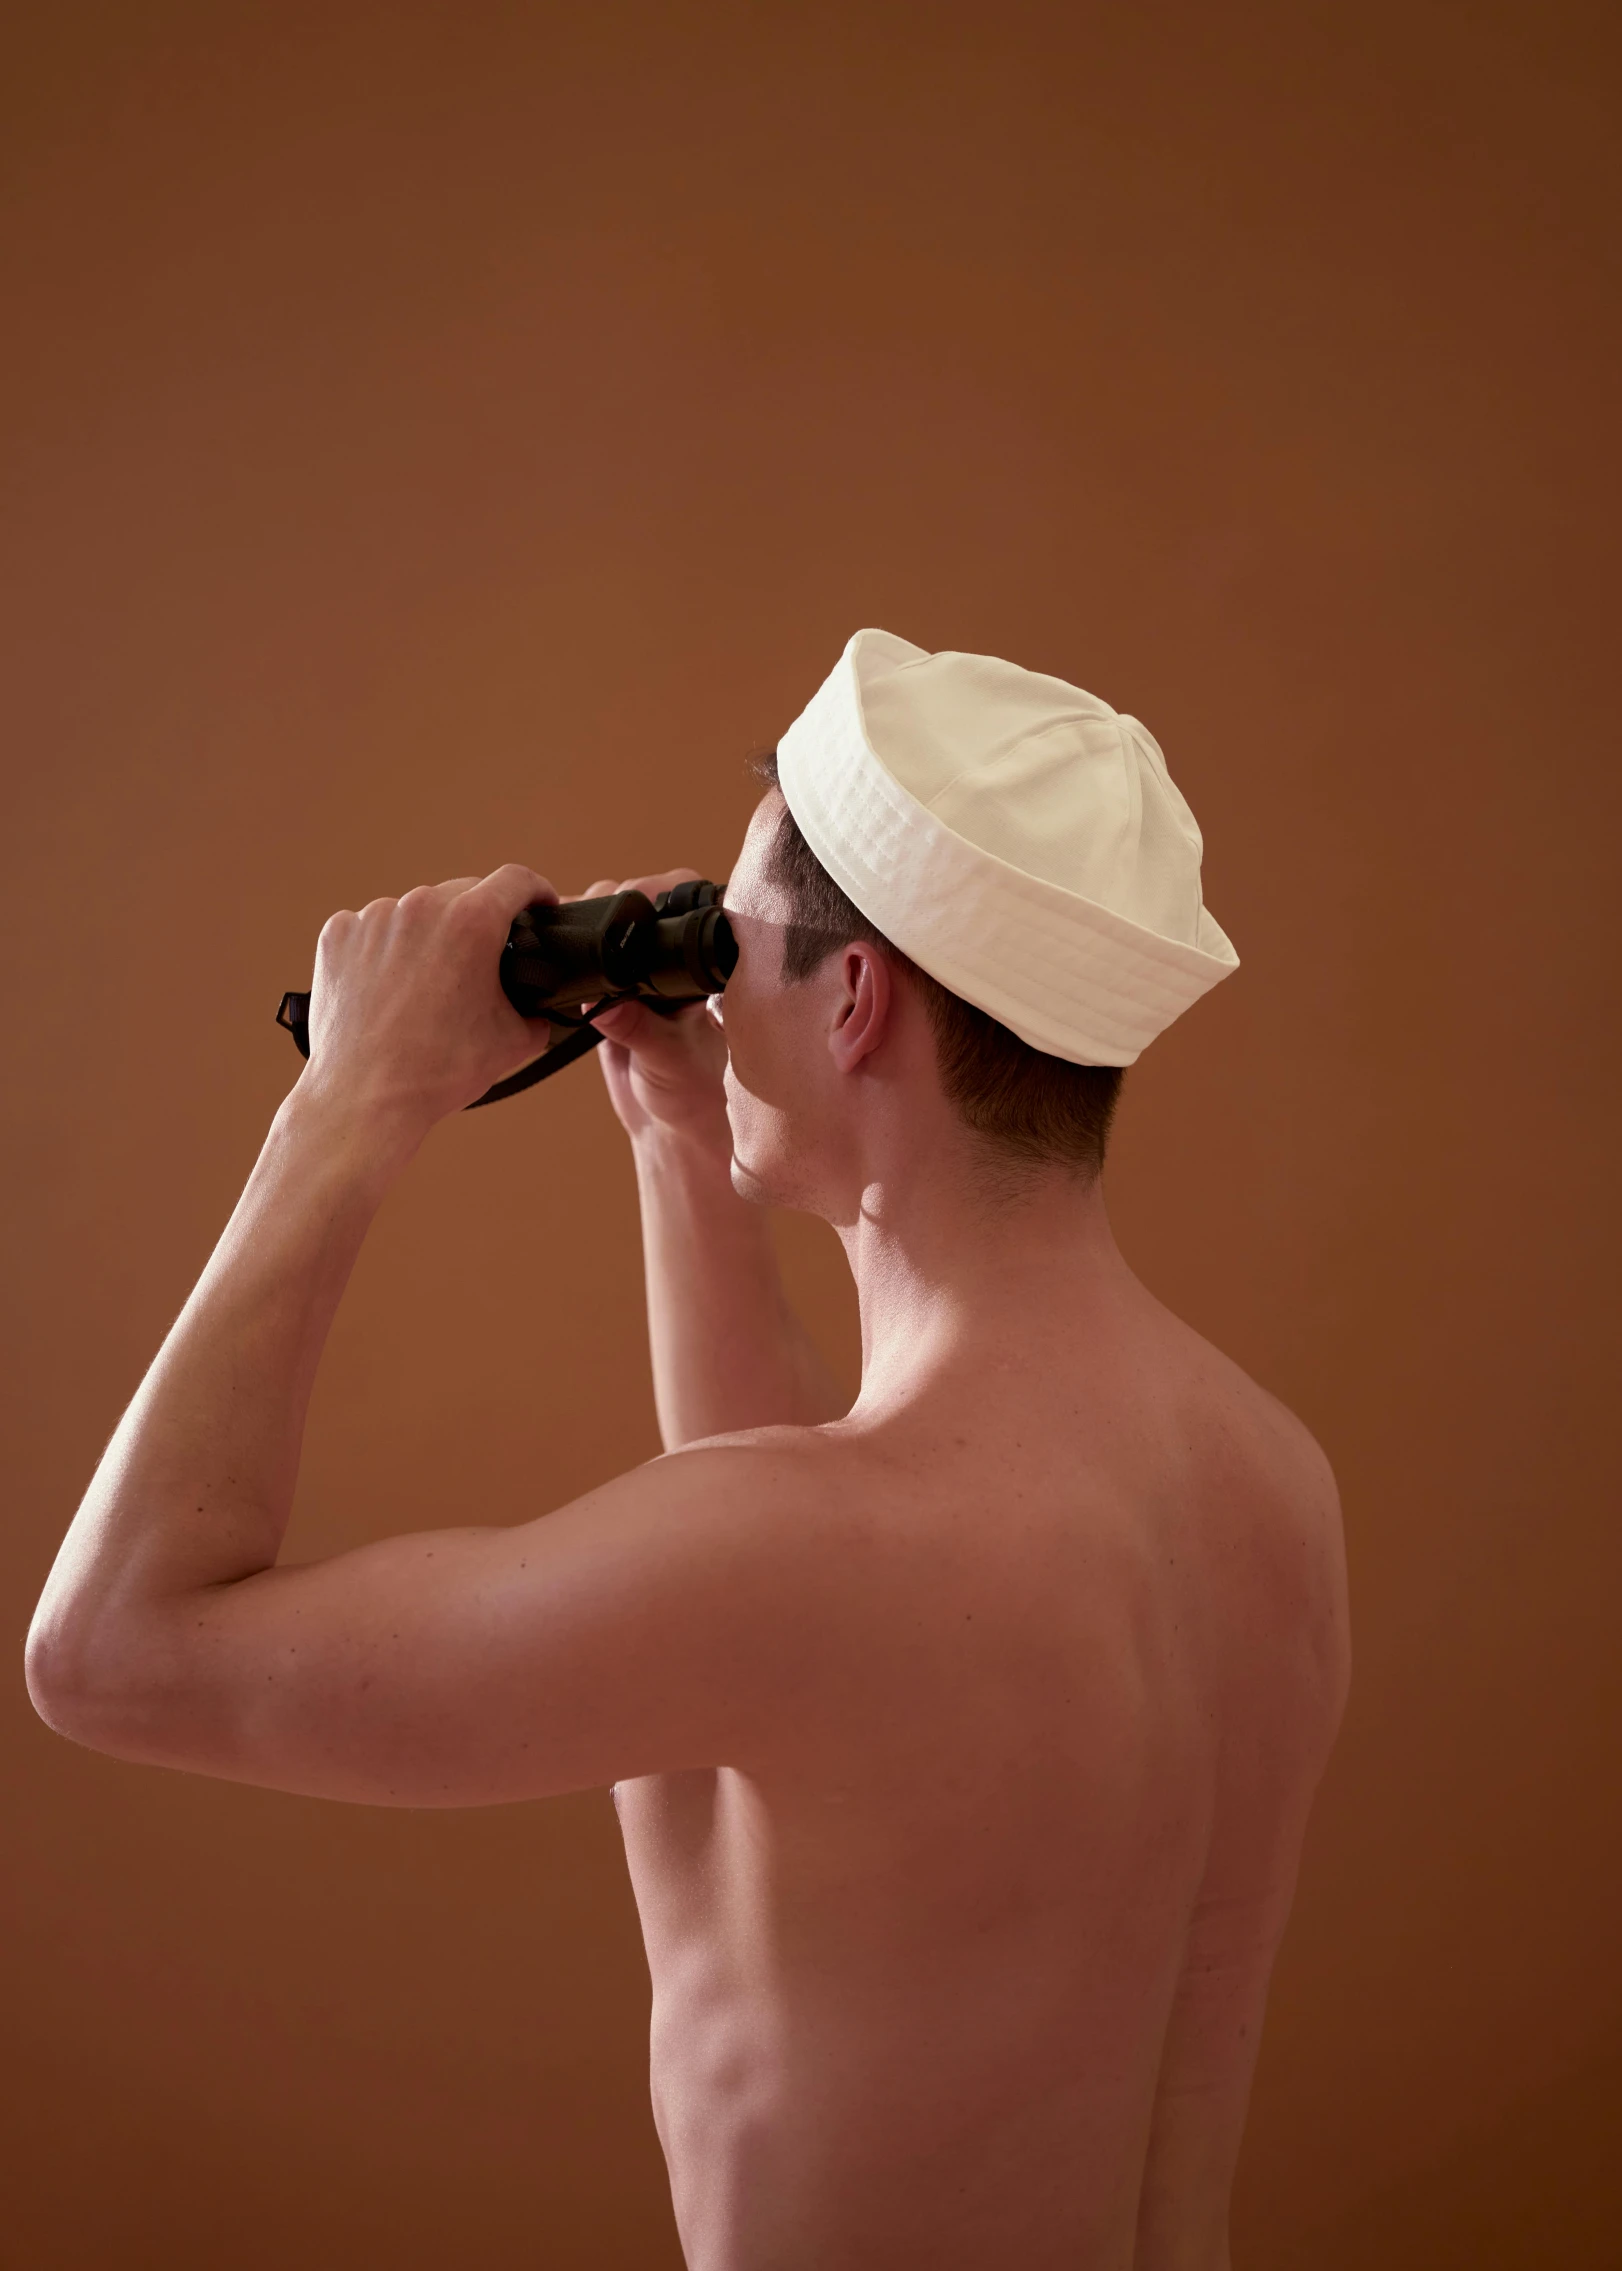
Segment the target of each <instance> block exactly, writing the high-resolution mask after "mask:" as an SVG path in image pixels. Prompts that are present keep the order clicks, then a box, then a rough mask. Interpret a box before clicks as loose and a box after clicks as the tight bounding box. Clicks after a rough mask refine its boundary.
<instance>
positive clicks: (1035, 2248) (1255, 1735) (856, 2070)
mask: <svg viewBox="0 0 1622 2271" xmlns="http://www.w3.org/2000/svg"><path fill="white" fill-rule="evenodd" d="M1123 1275H1124V1273H1123ZM1116 1292H1117V1295H1118V1299H1117V1301H1116V1302H1114V1303H1112V1304H1111V1313H1110V1314H1109V1315H1108V1316H1107V1317H1105V1316H1101V1315H1100V1314H1099V1313H1098V1305H1097V1303H1096V1302H1095V1301H1089V1302H1086V1303H1082V1304H1078V1308H1079V1309H1080V1311H1081V1313H1080V1314H1078V1315H1077V1316H1076V1317H1075V1318H1073V1319H1069V1320H1061V1319H1057V1318H1053V1317H1052V1316H1049V1317H1048V1318H1047V1319H1046V1320H1045V1321H1044V1325H1043V1329H1042V1330H1041V1332H1040V1333H1033V1334H1032V1336H1031V1342H1032V1344H1033V1345H1029V1346H1027V1347H1025V1348H1022V1349H1017V1350H1010V1349H1004V1350H1003V1352H1002V1361H1001V1362H1000V1363H998V1362H993V1363H992V1364H990V1365H987V1366H985V1367H981V1366H980V1365H978V1364H977V1363H976V1362H975V1360H974V1352H972V1351H965V1352H964V1357H965V1361H964V1364H963V1368H962V1373H961V1376H953V1377H949V1378H948V1379H946V1380H943V1381H941V1382H940V1383H939V1384H938V1386H937V1387H936V1389H935V1390H934V1392H933V1393H932V1394H931V1395H929V1396H928V1397H927V1398H925V1399H921V1400H920V1401H919V1402H917V1403H916V1404H911V1405H909V1406H908V1407H907V1408H906V1409H904V1410H903V1411H902V1412H900V1413H897V1414H896V1415H894V1416H893V1417H885V1416H880V1417H878V1418H876V1419H874V1420H873V1421H871V1422H867V1421H864V1420H863V1419H862V1418H861V1416H860V1415H859V1414H858V1415H857V1416H855V1417H853V1418H852V1419H851V1420H849V1421H844V1422H839V1423H835V1424H834V1425H832V1426H829V1427H826V1428H823V1429H820V1430H817V1431H815V1432H812V1433H805V1432H801V1431H794V1432H789V1431H783V1432H781V1433H780V1434H778V1435H776V1436H774V1437H770V1438H766V1439H761V1438H754V1439H751V1440H749V1441H748V1443H747V1451H748V1452H749V1453H753V1454H757V1455H758V1454H759V1453H766V1454H767V1455H768V1456H769V1458H770V1461H771V1465H772V1468H773V1471H774V1474H775V1475H776V1477H777V1478H778V1485H777V1495H778V1497H779V1503H780V1509H781V1510H782V1511H784V1512H786V1514H787V1518H789V1519H792V1520H794V1521H796V1522H803V1523H806V1524H809V1525H812V1526H814V1528H815V1531H816V1533H817V1538H818V1550H819V1551H820V1552H821V1553H822V1554H823V1555H824V1556H825V1557H826V1565H827V1571H828V1587H827V1594H826V1596H825V1597H823V1596H819V1597H817V1598H815V1599H808V1601H807V1603H806V1619H807V1625H808V1628H810V1629H812V1630H814V1631H815V1632H816V1633H817V1635H818V1641H817V1644H816V1645H814V1646H812V1647H810V1648H808V1650H807V1656H806V1660H805V1661H804V1663H803V1664H801V1665H799V1666H797V1667H796V1670H797V1676H799V1677H801V1678H804V1679H806V1680H807V1681H808V1683H810V1682H813V1681H814V1689H813V1690H812V1692H808V1693H807V1694H806V1696H805V1704H806V1708H805V1711H804V1714H803V1716H802V1717H800V1718H799V1719H797V1721H796V1722H795V1724H794V1726H793V1729H792V1732H791V1734H790V1736H789V1739H788V1740H787V1741H785V1742H783V1743H782V1744H781V1745H780V1746H779V1747H776V1748H772V1749H768V1750H763V1752H762V1753H761V1755H759V1756H756V1757H751V1758H750V1759H749V1760H748V1763H747V1767H746V1768H740V1767H734V1766H727V1767H721V1768H715V1769H706V1770H702V1771H697V1772H692V1773H687V1774H680V1775H660V1776H651V1777H648V1778H646V1779H644V1780H640V1781H636V1782H632V1783H628V1784H623V1785H621V1786H620V1787H619V1789H618V1791H617V1793H616V1796H617V1802H618V1806H619V1811H620V1819H621V1823H622V1826H623V1829H624V1835H625V1843H626V1851H627V1854H628V1857H629V1861H630V1866H631V1872H632V1877H633V1881H634V1883H635V1887H636V1893H637V1899H638V1903H639V1907H640V1910H641V1915H642V1919H643V1926H644V1932H645V1937H646V1941H647V1949H648V1957H649V1963H650V1967H651V1971H652V1978H653V1989H654V2019H653V2084H654V2103H655V2109H656V2113H657V2117H658V2122H659V2129H660V2135H661V2137H662V2139H663V2141H664V2144H665V2149H666V2152H667V2154H668V2156H669V2159H670V2165H671V2169H672V2175H673V2183H674V2189H675V2197H676V2206H677V2213H678V2217H679V2220H680V2223H681V2229H682V2234H683V2239H684V2243H685V2245H686V2247H687V2251H688V2260H689V2261H690V2263H692V2264H693V2266H694V2267H695V2271H754V2267H758V2266H765V2265H770V2266H772V2267H773V2271H797V2267H799V2266H805V2267H806V2271H813V2267H816V2271H821V2267H825V2266H828V2265H833V2264H838V2265H840V2266H842V2267H843V2266H848V2267H849V2271H858V2267H861V2266H867V2265H872V2266H874V2267H875V2271H877V2267H879V2266H894V2265H897V2264H900V2263H917V2264H920V2265H922V2264H929V2265H930V2266H932V2267H938V2271H949V2267H954V2266H958V2265H962V2266H970V2265H974V2266H985V2265H989V2264H992V2263H998V2262H1008V2263H1018V2264H1020V2265H1021V2266H1022V2267H1024V2271H1044V2267H1045V2266H1048V2265H1050V2264H1051V2265H1053V2266H1059V2265H1063V2266H1066V2267H1073V2266H1076V2265H1089V2266H1092V2265H1097V2266H1099V2267H1100V2271H1103V2267H1110V2271H1113V2267H1115V2266H1121V2267H1123V2271H1125V2267H1127V2266H1135V2267H1136V2271H1170V2267H1182V2266H1188V2267H1190V2271H1193V2267H1198V2271H1216V2267H1218V2266H1220V2265H1223V2264H1225V2262H1226V2260H1227V2249H1226V2224H1227V2208H1228V2195H1229V2189H1230V2185H1231V2181H1232V2176H1233V2169H1234V2163H1235V2160H1236V2157H1237V2153H1238V2147H1239V2138H1240V2132H1241V2128H1242V2125H1243V2119H1244V2111H1245V2103H1246V2099H1247V2096H1248V2092H1249V2086H1250V2077H1251V2071H1252V2067H1253V2064H1254V2061H1255V2055H1256V2049H1257V2044H1258V2039H1259V2035H1260V2030H1261V2021H1262V2011H1263V2003H1264V1999H1265V1996H1266V1990H1267V1981H1268V1975H1269V1973H1270V1970H1271V1967H1272V1962H1273V1956H1274V1952H1275V1949H1276V1947H1277V1944H1278V1940H1279V1936H1280V1933H1281V1931H1282V1929H1283V1925H1284V1921H1285V1917H1286V1914H1287V1912H1288V1908H1289V1904H1290V1899H1291V1894H1292V1891H1293V1888H1294V1882H1295V1873H1296V1865H1297V1858H1298V1854H1299V1850H1300V1843H1301V1836H1302V1831H1303V1828H1304V1825H1305V1820H1306V1813H1307V1808H1308V1804H1309V1801H1310V1798H1311V1795H1312V1791H1313V1789H1314V1786H1315V1784H1316V1782H1317V1780H1318V1777H1319V1774H1320V1772H1321V1769H1322V1765H1323V1762H1324V1759H1325V1756H1326V1754H1327V1751H1328V1747H1329V1744H1330V1741H1331V1739H1332V1736H1333V1733H1334V1729H1335V1725H1336V1723H1337V1720H1338V1717H1339V1713H1340V1707H1341V1701H1342V1696H1343V1692H1344V1685H1345V1677H1346V1641H1345V1611H1344V1599H1343V1590H1344V1587H1343V1572H1342V1559H1341V1546H1340V1533H1339V1519H1338V1511H1337V1507H1336V1500H1335V1492H1334V1487H1333V1483H1332V1481H1331V1478H1330V1476H1329V1473H1328V1469H1327V1467H1326V1465H1325V1463H1324V1461H1323V1458H1322V1456H1321V1454H1320V1453H1319V1452H1318V1451H1317V1449H1316V1447H1315V1446H1314V1444H1313V1443H1312V1442H1311V1439H1310V1438H1309V1437H1308V1436H1307V1435H1306V1433H1305V1431H1304V1430H1303V1429H1302V1428H1301V1427H1300V1426H1299V1425H1298V1423H1296V1422H1295V1421H1294V1420H1293V1419H1291V1418H1290V1416H1289V1415H1288V1414H1287V1413H1286V1412H1285V1411H1284V1410H1283V1409H1282V1407H1280V1406H1279V1405H1277V1404H1276V1403H1274V1402H1273V1401H1272V1399H1271V1398H1269V1397H1267V1396H1266V1395H1264V1394H1263V1393H1262V1392H1261V1391H1260V1390H1258V1389H1257V1388H1256V1387H1254V1386H1253V1384H1252V1383H1251V1382H1249V1381H1248V1380H1247V1379H1245V1377H1244V1376H1243V1375H1242V1374H1241V1373H1240V1372H1238V1371H1237V1370H1236V1369H1235V1367H1233V1366H1232V1365H1231V1364H1229V1363H1228V1362H1227V1361H1226V1360H1225V1359H1224V1358H1222V1357H1221V1356H1219V1355H1218V1354H1217V1353H1216V1351H1214V1350H1213V1349H1211V1348H1210V1347H1209V1346H1208V1345H1207V1344H1205V1343H1204V1342H1202V1341H1200V1340H1199V1339H1198V1338H1197V1337H1196V1336H1195V1335H1194V1334H1192V1333H1190V1332H1188V1331H1187V1330H1186V1329H1185V1328H1184V1327H1182V1326H1181V1325H1179V1324H1178V1323H1177V1322H1176V1320H1175V1319H1173V1318H1171V1317H1170V1316H1169V1315H1168V1314H1167V1313H1166V1312H1165V1311H1164V1310H1162V1309H1160V1308H1159V1307H1158V1305H1157V1304H1155V1303H1153V1302H1152V1301H1151V1300H1149V1298H1148V1297H1147V1296H1146V1295H1144V1294H1143V1293H1142V1292H1141V1289H1139V1288H1137V1287H1136V1286H1135V1285H1134V1284H1133V1282H1132V1281H1131V1280H1129V1279H1128V1280H1125V1281H1124V1283H1123V1284H1122V1285H1121V1286H1120V1287H1118V1288H1117V1289H1116ZM1066 1326H1068V1327H1069V1329H1068V1330H1066V1329H1065V1327H1066ZM739 1447H740V1450H744V1449H745V1448H746V1445H745V1443H742V1442H741V1443H740V1446H739ZM785 1501H786V1506H784V1505H783V1502H785Z"/></svg>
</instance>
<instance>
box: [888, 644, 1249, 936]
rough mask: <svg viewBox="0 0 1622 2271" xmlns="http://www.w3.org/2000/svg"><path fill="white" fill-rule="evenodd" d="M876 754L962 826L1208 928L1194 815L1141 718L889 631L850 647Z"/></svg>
mask: <svg viewBox="0 0 1622 2271" xmlns="http://www.w3.org/2000/svg"><path fill="white" fill-rule="evenodd" d="M852 659H853V661H854V664H855V669H856V681H857V688H858V693H859V699H860V703H861V712H862V722H863V726H864V728H865V731H866V735H867V740H868V743H869V746H870V747H871V748H872V750H873V752H874V754H875V756H877V757H878V758H879V760H880V762H881V763H882V764H883V765H884V766H885V767H886V769H887V770H888V771H889V772H890V773H892V774H893V775H894V777H895V778H896V779H897V780H898V781H899V782H900V783H901V785H902V786H903V787H904V788H905V789H907V790H908V791H909V792H910V794H911V795H912V796H914V797H915V798H916V799H917V800H918V802H919V803H920V804H921V805H923V806H924V807H925V809H926V810H927V811H929V812H932V813H933V814H934V815H935V817H936V819H937V820H939V821H940V822H941V823H942V824H943V826H945V827H947V828H950V829H951V830H952V832H953V834H954V835H957V836H961V837H962V838H963V839H964V840H965V841H966V842H968V843H971V844H973V845H975V846H977V847H978V848H979V849H980V850H981V851H985V852H991V853H993V854H994V855H995V856H996V857H997V858H998V859H1002V860H1006V861H1007V863H1008V865H1009V866H1010V867H1013V868H1017V869H1019V871H1020V872H1021V873H1022V874H1024V875H1034V876H1039V877H1040V878H1041V879H1042V880H1043V881H1044V882H1047V883H1052V884H1056V885H1057V886H1058V887H1059V888H1060V889H1061V890H1063V891H1069V892H1074V893H1075V894H1076V895H1077V896H1078V897H1080V898H1083V899H1089V900H1091V901H1092V903H1093V904H1094V905H1095V906H1099V907H1107V908H1109V909H1110V911H1111V912H1112V913H1114V914H1117V915H1121V916H1123V917H1124V918H1125V919H1126V920H1127V921H1129V922H1134V923H1138V924H1141V925H1142V926H1143V927H1144V928H1145V929H1147V930H1152V931H1154V932H1155V933H1157V935H1158V936H1160V937H1162V938H1170V939H1176V940H1178V941H1180V942H1181V943H1182V944H1183V945H1186V946H1193V945H1195V944H1196V943H1197V941H1198V938H1199V930H1200V915H1201V906H1202V902H1201V896H1200V860H1201V856H1202V854H1203V851H1204V845H1203V843H1202V841H1201V837H1200V831H1199V828H1198V826H1197V825H1196V822H1195V819H1194V815H1193V813H1192V812H1191V811H1190V810H1189V808H1188V805H1187V804H1186V803H1185V802H1184V800H1183V797H1182V796H1181V795H1180V793H1179V792H1178V789H1177V787H1176V784H1175V783H1174V782H1173V780H1172V779H1171V776H1170V774H1169V773H1168V772H1167V770H1166V760H1165V758H1164V756H1163V755H1162V753H1161V749H1160V744H1159V743H1158V742H1157V741H1156V740H1155V738H1154V735H1153V734H1152V733H1150V732H1149V730H1148V728H1147V727H1146V726H1143V725H1141V724H1139V722H1138V720H1137V719H1136V718H1133V717H1126V716H1123V715H1122V714H1121V713H1120V712H1118V711H1116V710H1113V709H1111V707H1110V705H1109V704H1108V703H1107V702H1104V701H1101V700H1100V699H1099V698H1098V696H1097V695H1095V694H1088V693H1085V692H1084V691H1083V690H1082V689H1081V688H1080V687H1079V686H1071V685H1068V684H1067V683H1066V682H1065V681H1064V680H1063V679H1061V678H1049V677H1047V676H1045V675H1044V674H1043V673H1042V672H1040V671H1034V670H1022V669H1021V668H1020V667H1019V666H1018V665H1017V664H1015V663H1010V662H1003V661H1000V660H999V659H998V658H997V657H996V656H995V655H979V654H959V653H956V652H953V651H951V650H945V651H943V652H941V653H939V654H929V653H926V652H925V651H924V649H923V648H921V647H914V646H910V645H909V644H908V643H907V641H905V640H904V639H897V638H894V637H892V636H891V635H890V634H889V633H888V632H882V631H881V632H871V631H870V632H865V633H863V634H861V635H860V639H859V643H858V644H857V645H856V650H855V653H854V655H853V657H852Z"/></svg>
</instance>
